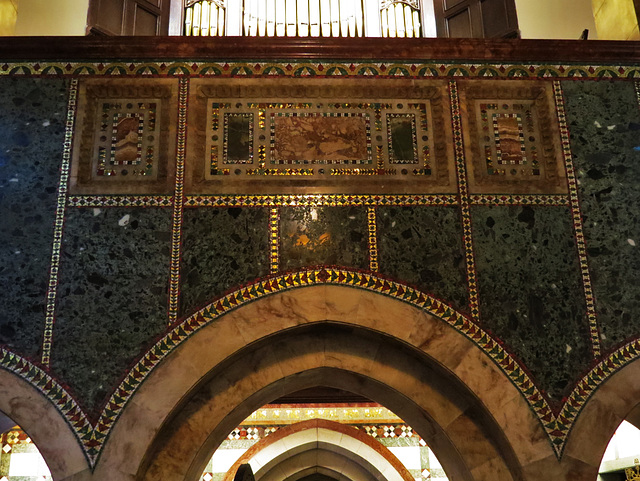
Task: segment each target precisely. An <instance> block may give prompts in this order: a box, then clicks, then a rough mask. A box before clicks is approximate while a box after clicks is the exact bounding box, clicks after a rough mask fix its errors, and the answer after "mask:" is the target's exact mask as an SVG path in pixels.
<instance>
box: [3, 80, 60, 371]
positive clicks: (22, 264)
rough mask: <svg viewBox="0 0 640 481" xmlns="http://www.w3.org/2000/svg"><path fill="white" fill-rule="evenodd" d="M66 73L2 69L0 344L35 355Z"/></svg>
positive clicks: (42, 311) (41, 326)
mask: <svg viewBox="0 0 640 481" xmlns="http://www.w3.org/2000/svg"><path fill="white" fill-rule="evenodd" d="M67 85H68V82H67V81H66V80H49V79H47V80H43V79H16V78H8V77H2V76H0V92H2V94H1V95H0V219H1V220H2V223H1V224H2V228H1V229H0V303H1V304H2V309H0V344H2V345H5V346H8V347H9V348H10V349H13V350H15V351H17V352H18V353H20V354H21V355H23V356H28V357H32V358H36V359H39V356H38V352H39V348H40V345H41V343H42V335H43V329H44V315H45V299H46V294H47V284H48V279H49V262H50V260H51V246H52V242H53V225H54V219H55V208H56V197H57V195H56V194H57V188H58V181H59V177H60V163H61V161H62V147H63V142H64V129H65V120H66V110H67Z"/></svg>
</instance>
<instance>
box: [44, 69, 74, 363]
mask: <svg viewBox="0 0 640 481" xmlns="http://www.w3.org/2000/svg"><path fill="white" fill-rule="evenodd" d="M77 101H78V79H73V80H71V83H70V85H69V101H68V104H67V120H66V125H65V131H64V144H63V150H62V163H61V166H60V181H59V183H58V196H57V200H56V219H55V223H54V228H53V246H52V248H51V264H50V270H49V284H48V287H47V298H46V302H47V305H46V311H45V321H44V336H43V340H42V358H41V362H42V364H43V365H44V366H49V362H50V361H51V343H52V342H53V325H54V323H55V310H56V296H57V292H58V272H59V269H60V250H61V249H62V232H63V228H64V212H65V207H66V204H67V191H68V189H69V174H70V169H71V145H72V141H73V130H74V125H75V120H76V107H77Z"/></svg>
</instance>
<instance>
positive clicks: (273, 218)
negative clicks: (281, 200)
mask: <svg viewBox="0 0 640 481" xmlns="http://www.w3.org/2000/svg"><path fill="white" fill-rule="evenodd" d="M269 246H270V250H269V263H270V265H271V273H272V274H275V273H276V272H278V271H279V270H280V209H278V208H277V207H274V208H272V209H271V210H270V211H269Z"/></svg>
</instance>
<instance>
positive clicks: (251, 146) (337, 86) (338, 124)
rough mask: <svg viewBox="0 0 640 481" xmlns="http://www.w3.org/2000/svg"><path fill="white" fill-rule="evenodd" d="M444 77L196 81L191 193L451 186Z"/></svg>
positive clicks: (365, 191) (191, 116)
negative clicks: (438, 79)
mask: <svg viewBox="0 0 640 481" xmlns="http://www.w3.org/2000/svg"><path fill="white" fill-rule="evenodd" d="M447 98H448V97H447V84H446V82H444V81H434V80H406V79H397V80H394V79H392V80H383V79H357V80H356V79H309V78H305V79H299V78H298V79H296V78H278V79H264V78H263V79H231V80H229V79H193V80H192V81H191V87H190V98H189V116H188V130H187V131H188V135H187V159H186V171H185V172H186V184H185V192H186V193H187V194H208V193H209V194H312V193H329V194H330V193H339V194H350V193H354V194H377V193H452V192H455V191H456V185H455V169H454V168H453V166H452V164H453V160H452V149H451V145H452V142H451V137H452V135H451V132H450V130H451V128H450V127H449V126H450V125H451V122H450V112H449V108H448V101H447Z"/></svg>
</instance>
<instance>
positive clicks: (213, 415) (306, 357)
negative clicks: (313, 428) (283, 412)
mask: <svg viewBox="0 0 640 481" xmlns="http://www.w3.org/2000/svg"><path fill="white" fill-rule="evenodd" d="M314 386H328V387H331V388H335V389H342V390H349V391H351V392H354V393H356V394H359V395H361V396H365V397H367V398H370V399H372V400H374V401H376V402H378V403H380V404H383V405H385V406H387V407H389V408H390V409H392V410H393V411H394V412H397V413H398V414H399V415H400V416H401V417H402V418H403V419H406V420H407V422H408V423H409V424H410V425H411V426H413V427H414V428H415V429H416V431H417V432H418V433H419V434H420V435H421V436H422V437H423V438H424V439H425V440H427V442H428V443H429V444H430V445H431V446H432V447H433V450H434V452H435V453H436V455H437V456H438V457H439V458H440V460H441V462H442V465H443V467H444V469H445V471H446V472H447V473H448V474H449V476H450V479H452V480H472V479H505V480H507V479H509V480H511V479H520V478H521V473H520V470H521V467H520V466H519V463H518V461H517V458H516V456H515V453H514V452H513V450H512V448H511V446H510V445H509V443H508V442H507V440H506V438H505V436H504V433H502V431H501V429H500V428H499V426H497V424H496V422H495V420H494V419H493V418H492V416H491V415H490V414H489V413H488V412H487V411H486V409H484V408H483V406H482V405H481V403H479V402H478V401H477V399H475V398H474V396H473V394H472V393H471V392H469V390H468V389H466V388H465V387H464V386H463V385H462V384H461V383H460V382H459V381H457V380H456V379H455V378H452V377H451V375H450V374H449V373H447V372H446V371H444V370H443V369H441V368H440V367H439V366H437V365H433V363H430V362H429V360H428V359H424V358H421V356H420V355H419V354H418V353H417V352H415V351H413V350H412V349H410V348H408V347H407V346H403V345H402V344H400V343H398V342H397V341H394V340H393V339H392V338H389V337H388V336H385V335H382V334H380V333H377V332H374V331H371V330H364V329H361V328H356V327H353V326H345V325H342V324H338V323H330V322H325V323H318V324H312V325H309V326H304V327H299V328H292V329H288V330H286V331H284V332H281V333H279V334H277V335H274V336H270V337H268V338H266V339H263V340H262V341H261V342H257V343H255V344H253V345H251V346H248V347H247V348H245V349H242V350H241V351H240V352H238V353H236V354H235V355H234V356H232V357H230V358H228V359H227V360H225V362H223V363H221V364H220V365H218V366H217V367H216V368H215V369H214V370H212V371H211V372H210V373H209V374H208V375H207V378H206V379H203V380H202V381H201V383H199V385H198V386H197V387H196V388H195V389H194V390H193V391H192V392H191V393H190V395H189V396H188V398H185V399H184V400H183V402H182V403H181V405H180V406H178V407H177V408H176V409H175V410H174V412H173V414H172V416H171V417H170V418H169V419H168V420H167V422H166V423H165V424H164V426H163V427H162V428H161V430H160V433H159V435H158V436H156V438H155V440H154V442H153V444H152V445H151V447H150V449H149V450H148V451H147V453H146V459H145V462H144V463H143V465H142V467H141V470H140V471H139V472H138V476H139V478H140V479H149V480H150V479H157V477H158V476H159V475H160V473H163V475H165V476H166V475H167V473H168V471H167V470H168V469H169V470H170V471H171V476H172V477H174V476H175V478H176V479H186V480H197V479H198V478H199V477H200V475H201V473H202V472H203V470H204V468H205V466H206V464H207V462H208V458H209V456H210V454H211V452H213V451H215V449H216V448H217V447H218V446H219V445H220V444H221V442H222V441H223V440H224V439H225V437H226V436H227V435H228V433H229V432H230V431H231V430H232V429H233V428H235V427H236V426H237V425H238V424H239V423H240V422H241V421H242V420H243V419H245V418H246V417H247V416H248V415H249V414H250V413H251V412H253V411H255V410H256V409H257V408H259V407H260V406H262V405H264V404H265V403H268V402H271V401H273V400H274V399H277V398H278V397H281V396H284V395H287V394H289V393H291V392H295V391H298V390H301V389H307V388H311V387H314ZM187 438H188V441H185V439H187ZM178 444H180V447H179V448H178V449H179V452H176V446H177V445H178ZM489 466H491V469H490V471H491V473H490V477H489V473H486V474H485V473H483V471H482V470H483V469H488V467H489Z"/></svg>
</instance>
